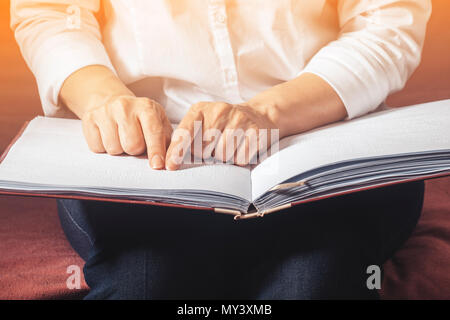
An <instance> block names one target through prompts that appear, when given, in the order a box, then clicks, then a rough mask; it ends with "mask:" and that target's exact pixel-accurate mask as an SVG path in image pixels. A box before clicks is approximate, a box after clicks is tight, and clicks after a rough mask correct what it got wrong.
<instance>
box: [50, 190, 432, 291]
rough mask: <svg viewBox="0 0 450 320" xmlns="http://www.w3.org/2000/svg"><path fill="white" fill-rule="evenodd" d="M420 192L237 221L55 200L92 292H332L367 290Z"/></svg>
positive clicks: (405, 232) (414, 212) (417, 205)
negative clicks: (372, 270) (369, 276)
mask: <svg viewBox="0 0 450 320" xmlns="http://www.w3.org/2000/svg"><path fill="white" fill-rule="evenodd" d="M422 196H423V183H410V184H404V185H398V186H392V187H389V188H383V189H376V190H372V191H367V192H360V193H357V194H352V195H348V196H343V197H337V198H332V199H328V200H322V201H319V202H313V203H310V204H305V205H300V206H298V207H294V208H291V209H289V210H285V211H284V212H280V213H276V214H272V215H268V216H266V217H264V218H262V219H256V220H249V221H239V222H236V221H233V220H232V219H231V218H230V217H229V216H222V215H216V214H210V213H207V212H196V211H191V210H179V209H176V210H174V209H172V208H161V207H153V206H139V205H125V204H111V203H110V204H107V203H100V202H88V201H73V200H61V201H59V204H58V206H59V213H60V216H61V221H62V225H63V227H64V229H65V231H66V234H67V236H68V238H69V240H70V241H71V243H72V245H73V246H74V248H75V249H76V250H77V251H78V252H79V253H80V255H81V256H82V257H83V258H84V259H85V260H86V261H87V264H86V268H85V271H86V279H87V281H88V284H89V285H90V287H91V288H92V292H91V297H107V296H108V292H110V294H111V297H124V296H128V297H131V296H133V297H134V298H136V297H147V298H158V297H160V298H182V297H197V298H202V297H203V298H219V297H231V298H238V297H243V298H248V297H250V298H277V297H278V298H284V297H285V298H319V297H336V298H338V297H344V296H349V297H350V296H352V295H355V294H357V295H359V294H361V295H364V294H367V295H371V293H368V292H364V288H363V286H365V282H364V283H362V280H361V279H362V277H363V276H364V274H365V268H366V267H367V266H368V265H370V264H378V265H380V264H382V263H383V262H384V261H385V260H386V259H387V258H388V257H389V256H390V255H391V254H392V253H393V251H395V250H396V249H397V248H398V247H399V246H400V245H401V244H402V243H403V241H404V240H405V239H406V238H407V237H408V236H409V234H410V232H411V231H412V229H413V228H414V226H415V224H416V222H417V219H418V217H419V214H420V210H421V204H422ZM80 239H81V240H80ZM83 239H84V241H83ZM80 243H81V245H80ZM352 281H354V283H352ZM89 282H90V283H89ZM343 282H346V283H343ZM286 283H289V285H286ZM124 284H128V285H129V286H128V287H127V285H124ZM107 287H108V288H107ZM346 288H348V292H346ZM96 290H97V292H98V295H97V296H96ZM120 290H122V291H123V292H120Z"/></svg>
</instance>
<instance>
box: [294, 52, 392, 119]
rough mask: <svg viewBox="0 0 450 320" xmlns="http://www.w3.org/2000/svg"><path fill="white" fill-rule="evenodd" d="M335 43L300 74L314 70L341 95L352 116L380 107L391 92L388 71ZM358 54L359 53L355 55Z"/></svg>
mask: <svg viewBox="0 0 450 320" xmlns="http://www.w3.org/2000/svg"><path fill="white" fill-rule="evenodd" d="M349 50H350V49H347V48H345V47H344V46H340V45H338V44H337V43H331V44H329V45H328V46H327V47H324V48H323V49H321V50H320V51H319V52H318V53H317V54H316V55H315V56H314V57H313V58H312V59H311V60H310V62H309V63H308V65H307V66H306V67H305V68H304V69H303V70H302V71H301V72H300V73H299V75H300V74H303V73H312V74H315V75H317V76H319V77H321V78H322V79H323V80H325V81H326V82H327V83H328V84H329V85H330V86H331V87H332V88H333V89H334V90H335V91H336V93H337V94H338V96H339V97H340V98H341V100H342V102H343V103H344V106H345V108H346V110H347V114H348V117H347V119H352V118H355V117H358V116H361V115H364V114H366V113H368V112H371V111H373V110H375V109H377V108H378V106H380V105H381V104H382V103H383V101H384V100H385V99H386V97H387V95H388V93H389V81H385V77H386V74H384V73H383V72H381V71H380V70H378V69H377V68H376V67H374V65H373V64H371V62H370V61H368V60H366V59H364V57H362V56H361V55H360V54H358V53H357V52H355V51H353V52H346V51H349ZM355 55H356V56H355Z"/></svg>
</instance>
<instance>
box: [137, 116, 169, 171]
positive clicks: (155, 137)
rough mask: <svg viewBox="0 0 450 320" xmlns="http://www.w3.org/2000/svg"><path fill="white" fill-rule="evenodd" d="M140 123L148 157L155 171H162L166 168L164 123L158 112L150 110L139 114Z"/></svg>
mask: <svg viewBox="0 0 450 320" xmlns="http://www.w3.org/2000/svg"><path fill="white" fill-rule="evenodd" d="M139 121H140V124H141V127H142V132H143V134H144V139H145V144H146V146H147V156H148V160H149V162H150V166H151V167H152V168H153V169H156V170H161V169H163V168H164V166H165V158H166V134H165V130H164V125H163V122H162V121H161V117H160V115H159V113H158V111H157V110H154V109H148V110H147V111H144V112H141V113H140V114H139Z"/></svg>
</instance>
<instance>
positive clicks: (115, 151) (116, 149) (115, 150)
mask: <svg viewBox="0 0 450 320" xmlns="http://www.w3.org/2000/svg"><path fill="white" fill-rule="evenodd" d="M106 152H107V153H108V154H109V155H112V156H118V155H120V154H122V153H123V150H122V149H121V148H120V147H107V148H106Z"/></svg>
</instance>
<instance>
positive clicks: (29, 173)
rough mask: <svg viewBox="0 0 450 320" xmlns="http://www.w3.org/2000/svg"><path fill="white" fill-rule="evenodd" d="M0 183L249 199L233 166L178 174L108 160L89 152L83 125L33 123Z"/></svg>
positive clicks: (138, 162)
mask: <svg viewBox="0 0 450 320" xmlns="http://www.w3.org/2000/svg"><path fill="white" fill-rule="evenodd" d="M0 180H2V181H12V182H22V183H33V184H45V185H54V186H71V187H73V188H74V189H77V190H78V189H80V188H83V187H90V188H93V187H94V188H95V187H99V188H108V187H110V188H119V189H146V190H148V189H157V190H204V191H209V192H218V193H225V194H230V195H233V196H236V197H240V198H242V199H245V200H247V201H250V199H251V184H250V170H249V169H247V168H241V167H237V166H231V165H225V164H224V165H185V166H184V168H183V169H182V170H178V171H167V170H153V169H151V168H150V166H149V163H148V160H147V158H146V157H145V156H141V157H133V156H127V155H121V156H110V155H108V154H96V153H93V152H91V151H90V150H89V148H88V146H87V143H86V142H85V140H84V136H83V133H82V127H81V121H80V120H71V119H56V118H44V117H37V118H35V119H34V120H32V121H31V122H30V123H29V125H28V126H27V128H26V129H25V131H24V132H23V134H22V136H21V137H20V138H19V140H18V141H17V142H16V143H15V144H14V145H13V146H12V148H11V150H10V151H9V153H8V155H7V157H6V158H5V159H4V161H3V162H2V163H1V164H0Z"/></svg>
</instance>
